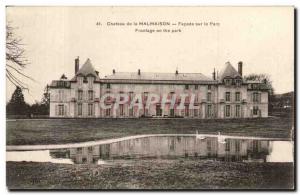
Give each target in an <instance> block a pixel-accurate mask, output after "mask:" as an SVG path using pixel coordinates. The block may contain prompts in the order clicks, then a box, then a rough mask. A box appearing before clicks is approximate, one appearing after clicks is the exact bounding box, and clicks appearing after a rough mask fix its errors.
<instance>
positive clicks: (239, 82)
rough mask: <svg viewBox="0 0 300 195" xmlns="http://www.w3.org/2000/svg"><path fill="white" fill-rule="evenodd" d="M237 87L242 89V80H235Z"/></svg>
mask: <svg viewBox="0 0 300 195" xmlns="http://www.w3.org/2000/svg"><path fill="white" fill-rule="evenodd" d="M235 85H236V86H237V87H240V86H241V85H242V80H241V79H236V80H235Z"/></svg>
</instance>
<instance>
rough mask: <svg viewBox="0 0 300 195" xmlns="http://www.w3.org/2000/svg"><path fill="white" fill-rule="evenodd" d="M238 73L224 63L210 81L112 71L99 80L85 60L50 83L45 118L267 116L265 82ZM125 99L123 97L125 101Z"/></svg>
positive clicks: (194, 76) (184, 75) (192, 76)
mask: <svg viewBox="0 0 300 195" xmlns="http://www.w3.org/2000/svg"><path fill="white" fill-rule="evenodd" d="M242 69H243V64H242V62H239V63H238V71H237V70H236V69H235V68H234V67H233V66H232V65H231V64H230V63H229V62H227V63H225V67H224V70H223V71H221V72H220V74H218V75H216V72H215V71H214V72H213V74H212V77H211V78H209V77H207V76H205V75H203V74H201V73H179V72H178V71H177V70H176V72H174V73H150V72H142V71H141V70H138V71H137V72H117V71H115V70H113V71H112V74H111V75H108V76H105V77H104V78H100V77H99V74H98V73H99V72H98V71H96V70H95V69H94V67H93V65H92V64H91V61H90V60H89V59H87V60H86V62H85V63H84V64H83V65H82V66H81V67H80V68H79V58H76V59H75V75H74V77H73V78H72V79H67V77H66V76H65V75H62V77H61V78H60V79H59V80H53V81H52V82H51V84H50V117H58V118H59V117H62V118H134V117H136V118H137V117H185V118H201V119H208V118H253V117H267V116H268V89H267V86H266V83H265V82H260V81H245V80H243V77H242V76H243V75H242ZM120 94H121V95H120ZM150 94H156V95H157V96H158V101H157V102H154V101H152V99H151V98H152V96H151V97H150ZM182 94H184V95H182ZM125 95H126V96H127V97H128V98H125V99H124V97H126V96H125ZM123 96H124V97H123ZM104 97H105V98H104ZM118 97H119V99H118ZM173 98H174V99H173ZM149 99H150V100H149ZM124 100H125V101H124ZM170 100H174V102H173V103H172V102H171V101H170ZM147 101H148V102H151V101H152V104H147ZM163 101H165V103H163ZM133 103H134V104H133ZM137 104H139V105H141V106H135V105H137ZM103 105H104V106H103Z"/></svg>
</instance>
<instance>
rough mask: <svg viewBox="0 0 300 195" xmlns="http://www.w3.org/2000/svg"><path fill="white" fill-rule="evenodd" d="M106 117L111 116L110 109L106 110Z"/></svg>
mask: <svg viewBox="0 0 300 195" xmlns="http://www.w3.org/2000/svg"><path fill="white" fill-rule="evenodd" d="M105 115H106V116H110V108H107V109H106V110H105Z"/></svg>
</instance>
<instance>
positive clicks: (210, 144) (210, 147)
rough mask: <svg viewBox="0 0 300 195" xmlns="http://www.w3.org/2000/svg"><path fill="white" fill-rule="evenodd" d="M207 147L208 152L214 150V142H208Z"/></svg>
mask: <svg viewBox="0 0 300 195" xmlns="http://www.w3.org/2000/svg"><path fill="white" fill-rule="evenodd" d="M206 147H207V150H208V151H211V149H212V142H211V140H207V142H206Z"/></svg>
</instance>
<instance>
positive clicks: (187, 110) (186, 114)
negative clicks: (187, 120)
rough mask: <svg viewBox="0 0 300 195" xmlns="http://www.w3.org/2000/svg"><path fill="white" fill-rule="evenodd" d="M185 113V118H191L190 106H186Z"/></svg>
mask: <svg viewBox="0 0 300 195" xmlns="http://www.w3.org/2000/svg"><path fill="white" fill-rule="evenodd" d="M184 113H185V116H189V115H190V110H189V106H188V105H186V106H185V109H184Z"/></svg>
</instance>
